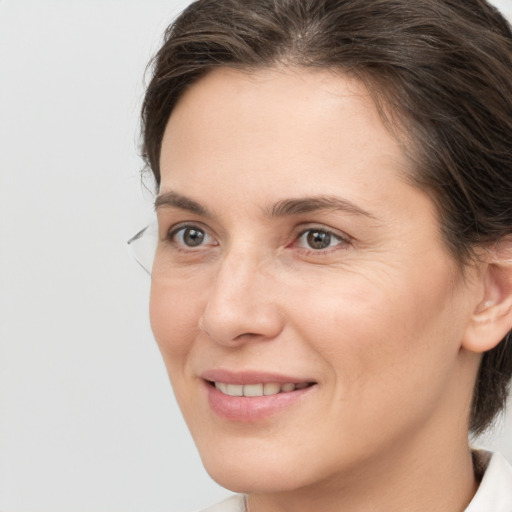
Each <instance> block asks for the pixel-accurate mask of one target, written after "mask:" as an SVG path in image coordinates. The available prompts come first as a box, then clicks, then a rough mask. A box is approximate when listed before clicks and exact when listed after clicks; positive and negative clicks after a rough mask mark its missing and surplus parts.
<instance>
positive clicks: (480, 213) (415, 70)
mask: <svg viewBox="0 0 512 512" xmlns="http://www.w3.org/2000/svg"><path fill="white" fill-rule="evenodd" d="M295 75H296V76H295ZM301 75H302V76H303V77H305V78H304V79H303V80H302V83H303V87H304V90H303V91H302V93H297V94H299V96H300V94H303V96H302V97H303V98H305V97H308V98H310V97H313V98H314V97H315V95H314V93H313V90H314V87H313V85H312V84H313V83H316V84H317V85H318V86H319V88H320V89H321V90H324V92H325V91H327V92H328V94H329V95H332V96H335V97H343V96H344V95H349V96H352V97H357V98H363V100H364V101H363V100H361V99H360V100H357V101H363V103H364V106H363V105H359V106H357V105H355V104H351V105H344V106H343V109H344V112H346V113H347V115H348V116H349V118H350V115H351V114H350V112H352V111H353V116H355V117H357V115H356V114H355V112H357V111H358V108H361V109H363V110H364V109H366V110H368V112H367V113H368V115H367V116H366V122H367V125H366V127H368V126H371V123H370V119H373V120H374V121H375V123H377V122H378V123H379V124H380V125H381V126H380V128H379V130H380V131H379V133H375V134H374V135H375V137H376V138H379V137H381V136H382V137H385V136H384V132H385V133H387V134H388V136H389V140H388V142H389V144H394V146H393V148H394V150H395V151H396V152H397V153H396V155H397V158H396V159H395V162H397V166H396V167H397V168H396V174H397V177H399V178H400V180H401V181H402V182H403V183H404V184H406V185H407V186H408V187H410V189H411V191H412V190H416V191H417V192H418V193H419V194H420V196H418V197H417V198H416V199H414V201H413V196H412V195H411V197H410V198H409V199H410V200H411V202H410V205H412V204H413V203H415V201H417V202H418V203H421V202H422V201H423V200H424V201H425V203H424V210H423V212H424V213H425V215H426V216H428V215H429V214H427V212H429V211H431V213H432V215H433V217H432V218H433V219H435V226H436V227H437V228H438V234H439V239H438V241H439V247H438V249H439V250H438V252H437V253H436V252H434V253H432V255H431V258H433V259H431V260H429V261H431V263H432V264H433V266H434V267H435V266H436V262H439V261H440V260H441V259H442V260H443V261H447V262H449V263H447V264H446V268H444V270H443V272H444V271H446V274H443V273H442V272H441V273H440V274H439V275H438V278H439V279H440V282H441V281H442V280H444V279H446V282H450V283H452V285H453V286H452V287H453V289H450V290H445V295H444V296H443V297H444V298H445V299H446V298H447V297H448V296H449V294H451V293H458V290H460V289H461V287H462V288H463V287H467V288H468V289H472V290H473V292H474V293H473V295H471V297H473V298H474V297H475V296H476V295H478V293H479V292H478V291H475V290H477V288H478V286H480V287H482V286H484V285H485V283H487V284H488V285H489V282H491V281H492V283H491V284H490V285H489V286H487V288H486V290H487V291H485V292H482V293H481V295H482V294H486V296H485V300H482V301H480V302H479V303H478V304H473V303H471V305H468V304H469V302H471V301H470V300H469V299H467V298H468V295H467V294H466V295H464V294H463V295H462V298H461V300H460V304H461V308H462V309H464V308H467V307H469V308H471V307H472V308H473V309H474V310H477V313H478V314H480V319H479V320H477V321H476V322H477V323H478V322H479V323H480V324H481V325H487V323H488V320H487V319H488V318H490V316H493V315H494V317H496V316H500V318H501V323H500V326H499V328H497V329H494V331H493V336H494V341H492V342H491V341H490V338H489V337H486V336H485V335H482V336H480V335H479V334H478V333H479V332H481V331H482V330H485V328H484V327H482V328H481V331H478V329H477V328H475V329H473V333H472V334H471V335H468V336H467V340H466V344H465V350H467V351H468V352H470V353H473V354H478V369H477V371H475V374H474V376H473V381H472V382H469V383H467V385H468V386H471V390H470V393H469V396H470V402H471V404H469V403H468V406H467V411H468V418H467V421H466V426H467V427H468V428H469V429H470V430H471V431H472V432H474V433H480V432H482V431H483V430H484V429H485V428H486V427H487V426H488V425H489V424H490V423H491V422H492V420H493V418H494V417H495V416H496V414H497V413H498V412H499V411H500V410H501V409H502V408H503V406H504V403H505V400H506V396H507V386H508V384H509V381H510V378H511V376H512V340H510V339H509V331H508V330H509V329H510V313H509V312H508V313H507V311H509V310H510V300H509V299H507V297H508V296H510V294H511V289H510V288H511V287H512V283H511V282H510V279H509V278H508V277H504V276H505V275H507V276H508V275H509V274H510V273H508V274H506V273H507V272H508V271H507V270H504V267H505V266H506V261H507V260H509V259H510V257H511V251H510V237H511V234H512V233H511V232H512V208H511V207H510V204H511V198H512V151H510V143H511V141H512V33H511V31H510V27H509V25H508V23H507V22H506V21H505V20H504V19H503V17H502V16H501V15H500V14H499V13H498V12H497V11H496V9H494V8H493V7H492V6H490V5H489V4H487V3H486V2H485V1H484V0H437V1H432V0H428V1H427V0H374V1H371V2H369V1H367V0H352V1H343V0H336V1H334V0H307V1H303V0H283V1H275V0H248V1H244V2H240V1H236V0H204V1H199V2H195V3H193V4H192V5H191V6H190V7H188V9H186V10H185V12H184V13H183V14H182V15H181V16H180V17H179V18H178V19H177V21H176V22H175V23H174V24H172V25H171V26H170V27H169V28H168V30H167V32H166V34H165V38H164V43H163V45H162V47H161V49H160V51H159V52H158V54H157V55H156V57H155V59H154V65H153V77H152V79H151V82H150V84H149V86H148V89H147V93H146V97H145V101H144V105H143V153H144V157H145V158H146V161H147V164H148V166H149V168H150V169H151V171H152V172H153V174H154V177H155V180H156V183H157V185H158V186H160V185H161V184H162V176H164V174H165V173H167V174H170V173H172V169H171V168H172V165H167V164H166V159H168V158H169V154H171V153H172V152H173V151H174V150H175V149H176V144H177V143H178V141H180V138H179V137H180V135H178V134H177V133H176V132H177V131H179V130H178V128H175V127H173V119H175V122H176V126H179V128H180V129H181V128H183V127H184V126H183V123H186V122H187V119H189V118H190V115H191V114H190V113H191V112H194V108H195V107H194V105H196V107H197V105H199V104H201V102H203V103H202V105H203V107H205V106H206V105H207V104H208V103H207V101H209V100H208V98H209V99H210V100H211V99H212V98H214V97H215V94H217V95H218V94H221V93H222V90H223V86H222V81H223V80H224V83H226V84H227V85H226V89H227V90H229V91H230V93H231V94H232V95H233V98H234V103H235V104H238V103H237V101H238V99H241V98H242V97H244V94H245V92H244V91H245V90H246V89H245V86H244V83H245V84H246V85H247V87H249V89H250V88H251V87H250V86H251V84H252V85H253V86H254V84H255V83H256V84H259V85H257V86H254V87H257V88H258V90H259V95H258V96H257V98H256V100H257V101H263V99H264V98H265V97H266V96H265V95H266V94H268V93H269V91H271V89H272V87H274V85H276V87H277V89H279V88H281V89H283V90H286V87H297V89H300V88H301V86H300V85H299V82H301V80H298V79H297V76H301ZM294 76H295V78H294ZM244 80H245V82H244ZM273 80H276V81H275V83H274V85H272V87H269V88H268V90H267V89H266V86H265V84H267V85H268V84H272V81H273ZM337 80H338V82H336V81H337ZM336 83H339V88H337V86H336V85H335V84H336ZM308 87H312V88H311V89H308ZM208 91H210V92H211V93H212V95H210V96H208V94H209V93H208ZM238 93H240V94H241V96H240V97H238V96H237V94H238ZM291 96H293V95H291ZM245 97H246V98H250V97H251V94H249V93H247V95H246V96H245ZM237 98H238V99H237ZM285 99H286V94H283V96H282V98H281V101H282V103H284V102H285ZM324 100H325V98H324ZM326 101H327V100H326ZM355 101H356V100H355ZM306 103H307V102H306ZM306 103H304V105H305V104H306ZM311 103H312V104H313V105H314V104H315V100H314V99H312V100H311ZM227 105H228V104H227ZM278 105H279V103H277V104H276V105H274V107H275V108H276V109H278V108H277V107H278ZM304 105H302V107H304V108H306V107H305V106H304ZM318 105H319V106H321V105H323V104H322V103H321V102H320V103H318ZM228 106H229V105H228ZM225 107H226V105H225ZM338 107H340V108H341V106H340V105H338ZM226 108H227V107H226ZM291 108H292V107H291ZM372 108H373V109H374V112H373V114H375V113H376V114H377V115H376V116H374V117H372V115H373V114H372V113H371V112H370V111H371V109H372ZM351 109H353V110H351ZM197 112H198V116H200V114H199V112H200V110H197ZM226 112H227V114H229V113H230V112H231V113H232V111H230V110H229V109H228V108H227V110H226ZM290 112H291V111H290ZM217 113H219V112H217ZM310 114H311V115H313V113H312V112H310ZM285 115H286V114H285V113H283V116H285ZM187 116H188V117H187ZM292 117H293V118H294V119H295V117H294V116H292ZM363 117H364V116H363ZM298 119H299V118H298ZM354 119H355V118H350V119H348V118H347V119H345V125H339V126H338V125H335V121H333V130H336V129H337V130H339V132H338V133H340V134H341V133H342V132H341V130H343V128H345V129H348V127H349V124H347V123H349V122H352V121H354ZM295 121H297V119H295ZM233 122H234V121H233ZM221 124H222V123H221ZM355 124H356V125H357V123H355ZM363 124H364V123H363ZM242 125H243V123H242ZM199 128H200V127H199ZM269 128H270V127H269ZM364 128H365V127H364V126H363V125H361V126H359V130H360V131H359V133H360V134H363V133H364V131H365V129H364ZM357 129H358V128H357V127H356V128H355V129H354V133H358V132H357ZM325 130H326V131H325V133H326V137H325V138H326V140H328V141H329V142H330V143H332V144H335V143H336V142H335V141H336V133H335V132H334V133H333V132H332V131H330V132H329V128H328V127H327V128H325ZM184 131H185V132H186V130H184ZM249 136H250V134H249ZM166 140H169V141H170V142H168V143H167V146H168V147H167V148H166V147H165V146H166ZM379 140H381V139H379ZM390 141H393V143H392V142H390ZM256 142H257V137H256ZM356 142H357V141H356V140H354V141H352V143H353V144H356ZM341 144H342V145H343V143H341ZM345 144H347V142H345ZM186 145H187V142H186V141H185V142H184V147H186ZM347 148H349V146H347V147H345V149H347ZM199 150H200V149H199V148H198V151H199ZM179 152H180V151H178V153H179ZM214 153H215V152H213V153H212V154H214ZM338 156H339V155H338ZM171 160H172V158H171ZM240 169H241V170H240V173H243V169H242V167H240ZM263 174H264V173H263ZM219 176H220V178H219V179H220V180H222V179H223V176H222V175H219ZM271 176H272V175H269V176H268V177H267V178H266V179H267V180H269V182H271V180H272V179H273V178H271ZM352 178H354V177H350V176H345V178H344V180H345V181H343V180H341V183H342V184H345V185H346V184H347V183H350V179H352ZM371 178H372V179H373V180H376V181H378V180H383V181H385V180H386V174H385V172H384V173H383V175H382V176H381V177H379V176H378V175H375V176H372V177H371ZM191 179H193V180H194V182H195V183H197V182H198V180H199V181H200V180H201V179H202V178H201V175H195V174H194V176H193V177H192V176H191ZM259 179H262V178H261V176H260V178H259ZM275 179H276V181H277V183H279V177H278V176H277V177H275ZM287 179H290V176H287ZM297 179H298V180H301V179H302V180H303V181H304V182H306V183H307V180H308V177H307V176H302V174H301V173H300V172H298V174H297ZM180 180H181V181H179V182H180V183H182V184H183V183H186V181H183V180H182V178H180ZM356 181H357V180H356ZM221 184H222V183H221ZM223 185H224V186H228V185H229V183H224V184H223ZM205 186H215V183H213V182H212V183H210V178H209V179H205ZM256 188H257V186H256ZM163 191H164V192H165V190H163ZM395 192H396V191H395ZM235 193H236V192H235ZM357 193H362V189H361V190H358V191H357ZM412 193H413V192H411V194H412ZM370 197H371V195H370ZM420 197H421V199H420ZM176 201H178V202H179V201H181V202H182V204H181V206H183V201H184V200H183V198H178V199H177V198H176V197H174V198H173V202H174V204H176ZM415 204H416V203H415ZM402 206H403V207H404V208H407V207H408V205H407V204H406V203H404V204H403V205H402ZM185 207H186V208H187V209H188V210H189V211H191V210H193V209H194V208H195V209H196V211H197V212H198V211H199V210H200V208H199V207H198V205H190V204H188V205H185ZM430 208H431V210H430ZM197 212H196V213H197ZM199 213H200V212H199ZM433 222H434V221H433ZM431 227H432V226H430V227H429V229H430V228H431ZM219 230H221V229H220V228H219ZM188 235H190V233H188ZM188 235H187V236H188ZM310 235H311V233H308V235H307V236H310ZM317 235H319V234H317ZM320 235H321V233H320ZM324 235H325V234H324ZM324 235H322V236H324ZM410 235H411V236H412V231H411V233H410ZM180 236H181V235H180ZM425 236H431V237H432V241H434V240H437V238H436V234H435V233H434V232H433V231H428V230H427V232H426V235H425ZM191 240H192V239H191ZM404 240H405V238H404ZM192 243H193V242H192ZM418 243H420V242H419V241H418ZM411 244H412V245H411V247H413V246H414V242H411ZM416 249H417V250H419V249H420V246H419V245H418V246H416ZM418 261H419V262H422V260H421V257H420V255H419V253H418ZM423 263H425V262H423ZM235 267H236V265H235ZM233 271H234V270H233ZM427 272H428V270H427ZM484 272H486V273H487V274H488V275H487V274H486V275H487V277H482V276H483V273H484ZM186 273H187V271H186V270H185V274H186ZM224 277H227V278H228V276H227V275H226V276H224ZM479 280H480V281H479ZM478 282H480V284H475V283H478ZM494 282H495V283H496V284H495V283H494ZM482 283H483V284H482ZM411 284H412V285H414V281H411ZM416 284H418V285H419V284H420V282H419V281H418V283H416ZM472 287H473V288H472ZM355 289H357V286H356V287H355ZM454 290H455V292H454ZM478 290H480V288H478ZM294 291H295V292H296V291H297V290H294V288H293V280H292V281H291V287H290V293H293V292H294ZM262 293H264V290H262ZM282 293H283V294H285V295H286V293H287V292H286V289H283V291H282ZM333 293H334V292H333ZM340 293H341V292H340ZM368 293H371V290H368ZM199 296H202V294H201V292H200V291H198V297H199ZM352 299H353V303H357V300H356V298H355V297H353V298H352ZM423 299H425V300H428V297H423ZM423 299H422V300H423ZM201 300H202V299H201ZM205 300H206V299H205ZM276 300H277V299H276ZM333 300H334V299H333ZM468 300H469V302H468ZM507 301H508V302H507ZM370 302H371V301H370ZM498 303H500V304H501V305H500V306H499V308H496V309H495V310H493V312H492V313H491V312H488V313H487V316H485V313H486V311H487V310H490V308H492V307H494V306H496V305H497V304H498ZM378 304H379V302H378V301H377V303H376V306H378ZM418 304H419V305H420V306H421V304H420V303H418ZM422 304H423V306H424V307H425V306H426V304H427V303H422ZM208 307H210V306H208ZM212 307H213V306H212ZM426 307H429V306H428V305H427V306H426ZM157 309H158V306H157ZM456 309H457V307H454V311H455V310H456ZM432 310H433V311H435V310H436V307H435V305H434V306H432ZM217 313H218V314H219V315H221V313H222V312H221V311H217ZM366 313H368V312H366ZM269 314H270V313H269ZM333 314H334V312H333ZM438 314H439V316H440V317H442V316H443V315H446V314H447V312H446V310H444V309H443V310H442V311H441V310H439V312H438ZM455 314H457V313H456V312H455ZM376 315H377V317H378V316H379V313H378V312H376ZM199 316H201V315H199ZM355 316H356V317H357V313H356V314H355ZM396 320H397V321H398V319H396ZM423 320H424V319H423ZM262 321H263V320H262ZM368 321H369V322H370V323H371V318H369V319H368ZM269 322H270V320H269ZM418 322H419V323H421V322H422V319H421V318H419V319H418ZM199 323H200V325H198V326H197V327H198V330H199V331H202V332H203V334H204V335H205V336H208V335H211V333H209V332H208V329H207V328H206V327H205V324H207V323H208V322H207V321H206V320H205V319H204V318H203V317H201V319H200V322H199ZM399 323H400V322H399ZM454 323H456V322H454ZM449 324H450V320H449V316H448V317H446V318H445V319H444V320H443V322H442V323H441V324H439V325H437V324H436V326H435V328H433V329H432V330H431V331H430V333H429V335H430V336H432V335H433V333H434V332H435V330H436V329H438V328H439V327H440V326H444V327H446V326H448V325H449ZM507 325H508V328H507ZM421 327H422V326H421V325H418V337H421V336H422V333H421ZM264 328H266V327H265V326H263V327H262V329H264ZM268 328H269V329H270V330H272V329H273V327H271V326H270V324H269V326H268ZM276 329H277V330H278V328H277V327H276ZM461 329H462V327H461ZM212 330H213V328H212ZM370 330H371V329H370ZM157 331H158V328H157ZM477 331H478V332H477ZM205 333H206V334H205ZM497 333H501V335H500V336H499V339H498V338H496V337H497ZM156 334H157V340H158V337H159V336H158V332H157V333H156ZM410 334H412V335H413V337H414V333H413V332H412V331H411V332H410ZM274 335H275V336H277V334H273V335H272V336H274ZM453 335H454V336H456V335H457V334H456V333H455V332H454V333H453ZM439 336H440V337H442V334H441V333H440V334H439ZM482 340H484V341H482ZM426 346H428V343H426V345H424V346H423V349H425V347H426ZM161 348H162V347H161ZM164 351H165V350H164ZM420 353H421V352H418V354H416V356H417V357H419V356H420ZM451 353H452V352H451ZM438 355H439V357H440V358H442V357H444V356H443V353H442V351H441V352H438ZM445 355H446V354H445ZM422 357H424V358H428V357H429V354H428V352H424V353H423V354H422ZM448 357H449V356H448ZM164 358H165V355H164ZM440 360H441V359H440ZM366 362H367V363H369V364H370V365H371V364H372V358H370V359H369V360H366ZM356 366H357V365H356ZM362 368H363V366H362V367H361V371H362ZM441 373H442V372H441ZM353 377H354V378H356V376H355V375H354V376H353ZM171 380H172V375H171ZM178 399H179V397H178ZM421 399H422V397H421V396H418V400H421ZM182 406H183V404H182Z"/></svg>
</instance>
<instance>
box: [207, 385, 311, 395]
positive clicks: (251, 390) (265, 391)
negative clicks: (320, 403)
mask: <svg viewBox="0 0 512 512" xmlns="http://www.w3.org/2000/svg"><path fill="white" fill-rule="evenodd" d="M207 382H208V384H209V385H210V386H213V387H215V388H216V389H218V390H219V391H220V392H221V393H222V394H224V395H228V396H233V397H235V396H236V397H242V396H243V397H261V396H273V395H278V394H281V393H291V392H292V391H297V390H302V389H306V388H309V387H311V386H313V385H314V384H315V383H314V382H297V383H294V382H286V383H278V382H262V383H259V384H258V383H256V384H231V383H229V384H228V383H227V382H217V381H207Z"/></svg>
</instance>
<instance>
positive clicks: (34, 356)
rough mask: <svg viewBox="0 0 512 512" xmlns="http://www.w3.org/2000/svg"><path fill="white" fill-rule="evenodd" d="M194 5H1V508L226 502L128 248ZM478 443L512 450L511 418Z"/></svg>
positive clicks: (146, 205)
mask: <svg viewBox="0 0 512 512" xmlns="http://www.w3.org/2000/svg"><path fill="white" fill-rule="evenodd" d="M187 3H188V2H187V1H179V0H144V1H143V0H101V1H100V0H89V1H88V2H84V1H79V0H46V1H41V0H0V512H107V511H108V512H114V511H119V512H121V511H122V512H143V511H152V512H160V511H162V512H163V511H166V512H178V511H180V512H190V511H193V510H196V509H199V508H201V507H203V506H206V505H207V504H209V503H212V502H214V501H217V500H219V499H220V498H221V497H223V496H225V495H227V494H228V493H227V491H225V490H223V489H221V488H220V487H218V486H217V485H215V484H214V483H213V482H211V481H210V479H209V478H208V476H207V475H206V473H205V472H204V470H203V469H202V466H201V463H200V460H199V457H198V455H197V454H196V451H195V448H194V446H193V443H192V441H191V439H190V437H189V435H188V432H187V429H186V427H185V425H184V423H183V421H182V419H181V416H180V414H179V411H178V409H177V406H176V404H175V401H174V398H173V396H172V393H171V390H170V387H169V384H168V381H167V375H166V373H165V369H164V366H163V363H162V362H161V361H160V355H159V353H158V351H157V348H156V346H155V344H154V342H153V339H152V335H151V332H150V328H149V322H148V305H147V302H148V291H149V278H148V277H147V276H146V275H145V274H144V273H143V271H142V270H141V269H140V268H138V267H137V265H136V264H135V263H134V262H133V261H132V260H131V258H130V254H129V251H128V249H127V247H126V240H127V239H128V238H129V237H130V236H131V235H132V234H133V233H135V231H137V230H138V229H139V228H141V227H143V225H144V223H145V222H146V221H147V220H148V218H149V216H150V213H151V200H152V196H151V194H150V193H149V192H147V191H145V189H144V187H143V186H142V184H141V180H140V175H139V171H140V169H141V166H142V163H141V161H140V159H139V157H138V155H137V133H138V128H137V127H138V113H139V108H140V102H141V98H142V92H143V73H144V68H145V65H146V63H147V61H148V59H149V57H150V56H151V54H152V53H153V52H154V51H155V50H156V49H157V47H158V43H159V41H160V38H161V34H162V32H163V30H164V28H165V27H166V26H167V24H168V23H169V21H170V20H171V19H172V18H173V17H174V16H175V15H176V14H177V13H178V12H179V11H180V10H181V9H182V8H183V7H184V6H185V5H186V4H187ZM495 3H496V4H497V5H498V6H499V7H500V8H502V9H503V10H504V11H505V12H507V14H508V15H510V14H512V2H511V1H510V0H500V1H498V0H496V1H495ZM479 442H483V443H484V444H485V445H486V446H491V447H498V448H499V449H501V450H502V451H503V452H504V453H505V454H506V455H507V457H508V458H509V459H512V418H511V417H510V416H509V417H507V418H506V419H505V420H503V421H502V422H501V423H500V424H499V425H498V426H497V428H496V432H495V433H494V434H493V435H492V436H488V437H487V438H486V439H484V440H481V441H479Z"/></svg>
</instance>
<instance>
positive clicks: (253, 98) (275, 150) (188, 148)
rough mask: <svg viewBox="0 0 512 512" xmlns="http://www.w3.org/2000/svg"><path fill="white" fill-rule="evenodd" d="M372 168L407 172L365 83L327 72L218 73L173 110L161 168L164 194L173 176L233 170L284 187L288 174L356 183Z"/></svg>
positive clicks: (404, 159) (213, 174)
mask: <svg viewBox="0 0 512 512" xmlns="http://www.w3.org/2000/svg"><path fill="white" fill-rule="evenodd" d="M372 161H373V162H374V165H375V166H376V168H377V169H380V170H381V173H380V176H381V177H380V179H384V178H385V172H384V170H385V169H387V170H390V169H392V170H393V173H394V174H395V175H398V174H401V173H405V172H407V170H408V169H409V167H410V162H409V160H408V158H407V157H406V155H405V152H404V151H403V148H402V146H401V145H400V144H399V142H398V141H397V139H396V138H395V137H394V135H392V134H391V133H390V132H389V130H388V129H387V127H385V126H384V124H383V122H382V120H381V118H380V115H379V112H378V110H377V108H376V106H375V104H374V101H373V99H372V97H371V95H370V94H369V92H368V90H367V88H366V87H365V85H364V84H363V83H362V82H360V81H358V80H356V79H353V78H350V77H348V76H345V75H340V74H339V73H334V72H330V71H328V70H309V69H303V68H275V69H264V70H259V71H253V72H251V73H246V72H241V71H237V70H232V69H224V68H223V69H218V70H215V71H213V72H211V73H210V74H208V75H207V76H206V77H204V78H202V79H201V80H199V81H198V82H196V83H195V84H194V85H193V86H191V87H190V89H188V90H187V92H186V93H185V94H184V95H183V97H182V98H181V99H180V101H179V102H178V104H177V106H176V108H175V109H174V111H173V113H172V115H171V117H170V119H169V122H168V124H167V127H166V130H165V134H164V137H163V141H162V152H161V161H160V164H161V169H162V189H165V187H166V181H168V180H172V181H175V180H178V179H179V176H178V174H179V175H180V176H185V174H186V175H187V176H188V178H192V177H194V178H195V177H199V175H201V179H202V180H204V179H206V178H207V176H209V177H217V178H218V179H222V178H223V176H221V172H220V171H224V170H226V168H230V167H234V168H236V169H237V171H238V173H239V174H240V173H242V174H244V175H245V177H246V179H248V178H249V176H250V175H251V171H256V170H257V171H258V172H259V173H268V174H269V176H268V177H269V179H271V181H272V182H273V183H276V182H278V181H279V180H280V178H281V177H282V178H283V179H285V180H289V178H290V177H289V171H293V174H294V175H295V176H296V178H297V179H299V178H300V177H301V176H303V175H304V174H306V175H309V174H311V173H313V174H318V172H319V171H320V169H322V168H336V167H345V172H350V173H352V175H353V176H354V177H356V176H358V177H359V178H361V177H362V172H361V167H363V166H365V167H367V166H368V164H370V165H371V162H372ZM349 168H350V169H349ZM206 171H207V172H206ZM395 177H396V176H395Z"/></svg>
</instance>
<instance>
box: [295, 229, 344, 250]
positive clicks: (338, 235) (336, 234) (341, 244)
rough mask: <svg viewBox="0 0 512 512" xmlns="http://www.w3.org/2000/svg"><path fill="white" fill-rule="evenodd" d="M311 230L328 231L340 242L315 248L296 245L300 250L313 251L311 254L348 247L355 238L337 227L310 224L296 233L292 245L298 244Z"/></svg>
mask: <svg viewBox="0 0 512 512" xmlns="http://www.w3.org/2000/svg"><path fill="white" fill-rule="evenodd" d="M310 231H320V232H323V233H327V234H329V235H330V236H332V237H333V238H335V239H336V240H337V241H338V243H337V244H336V245H334V246H332V247H326V248H325V249H313V248H308V247H296V248H298V249H299V250H301V251H304V252H307V253H311V254H317V255H321V254H326V253H329V252H331V251H336V250H337V249H340V248H341V247H346V246H348V245H351V244H352V242H353V240H354V239H353V238H352V237H351V236H349V235H347V234H346V233H344V232H340V231H338V230H335V229H332V228H329V227H327V226H322V225H318V224H317V225H310V226H308V227H302V229H301V230H300V231H299V232H298V233H297V234H296V235H295V237H294V239H293V241H292V243H291V244H290V245H291V246H296V244H298V243H299V241H300V239H301V238H302V237H303V236H304V235H305V234H306V233H308V232H310Z"/></svg>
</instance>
